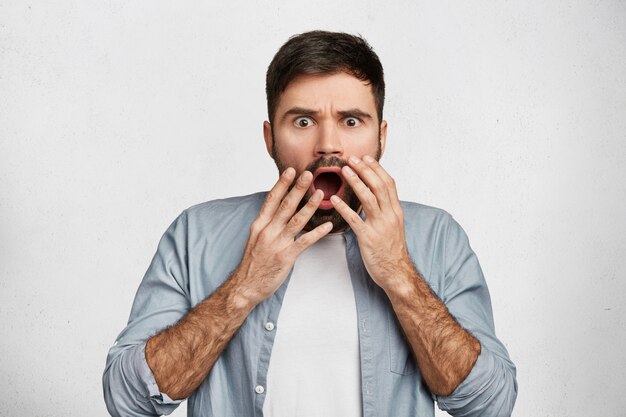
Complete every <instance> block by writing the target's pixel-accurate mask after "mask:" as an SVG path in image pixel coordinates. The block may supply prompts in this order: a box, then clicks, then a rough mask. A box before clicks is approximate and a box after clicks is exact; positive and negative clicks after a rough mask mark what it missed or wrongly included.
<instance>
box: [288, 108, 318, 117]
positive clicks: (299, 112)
mask: <svg viewBox="0 0 626 417" xmlns="http://www.w3.org/2000/svg"><path fill="white" fill-rule="evenodd" d="M318 113H319V111H317V110H313V109H307V108H305V107H292V108H290V109H289V110H287V111H286V112H285V114H283V117H282V118H283V120H284V119H286V118H287V116H315V115H316V114H318Z"/></svg>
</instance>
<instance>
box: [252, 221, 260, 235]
mask: <svg viewBox="0 0 626 417" xmlns="http://www.w3.org/2000/svg"><path fill="white" fill-rule="evenodd" d="M260 231H261V226H260V225H259V223H258V222H257V221H256V220H255V221H253V222H252V224H251V225H250V234H251V235H256V234H258V233H259V232H260Z"/></svg>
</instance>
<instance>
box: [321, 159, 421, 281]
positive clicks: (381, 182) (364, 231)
mask: <svg viewBox="0 0 626 417" xmlns="http://www.w3.org/2000/svg"><path fill="white" fill-rule="evenodd" d="M342 174H343V177H344V179H345V181H347V182H348V184H349V185H350V186H351V187H352V189H353V190H354V192H355V193H356V195H357V197H358V198H359V200H360V201H361V206H362V208H363V210H365V216H366V219H365V221H363V220H362V219H361V217H360V216H359V215H358V214H357V213H355V212H354V210H352V209H351V208H350V207H349V206H348V205H347V204H346V203H345V202H344V201H343V200H341V199H340V198H339V197H337V196H333V197H332V198H331V202H332V203H333V206H334V207H335V209H336V210H337V212H338V213H339V214H340V215H341V217H343V218H344V219H345V220H346V222H347V223H348V224H349V225H350V227H351V228H352V230H353V231H354V233H355V235H356V237H357V240H358V242H359V248H360V250H361V256H362V257H363V263H364V264H365V267H366V268H367V272H368V273H369V274H370V276H371V277H372V279H373V280H374V281H375V282H376V283H377V284H378V285H379V286H380V287H382V289H383V290H385V291H387V290H388V289H392V288H394V287H396V286H397V284H400V283H401V282H402V281H401V280H402V277H405V276H406V275H407V273H408V272H409V271H413V270H414V267H413V264H412V262H411V260H410V258H409V255H408V252H407V248H406V240H405V237H404V214H403V211H402V207H401V206H400V200H399V199H398V193H397V190H396V184H395V181H394V179H393V178H392V177H391V176H390V175H389V174H388V173H387V171H385V170H384V169H383V167H382V166H381V165H380V164H379V163H378V162H377V161H376V160H375V159H374V158H372V157H370V156H367V155H366V156H365V157H363V159H359V158H357V157H355V156H351V157H350V158H349V159H348V166H344V167H343V168H342Z"/></svg>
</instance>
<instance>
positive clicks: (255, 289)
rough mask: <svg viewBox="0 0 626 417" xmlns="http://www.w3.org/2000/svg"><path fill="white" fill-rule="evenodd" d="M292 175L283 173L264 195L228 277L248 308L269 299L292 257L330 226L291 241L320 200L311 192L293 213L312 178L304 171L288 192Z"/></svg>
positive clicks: (328, 229) (287, 271) (291, 262)
mask: <svg viewBox="0 0 626 417" xmlns="http://www.w3.org/2000/svg"><path fill="white" fill-rule="evenodd" d="M295 174H296V172H295V170H294V169H293V168H287V169H286V170H284V171H283V173H282V174H281V176H280V178H279V180H278V182H277V183H276V185H274V187H273V188H272V189H271V191H270V192H269V194H268V195H267V197H266V199H265V202H264V203H263V206H262V207H261V210H260V211H259V214H258V216H257V218H256V219H255V220H254V222H253V223H252V225H251V227H250V237H249V238H248V243H247V244H246V248H245V250H244V253H243V258H242V260H241V263H240V264H239V266H238V267H237V269H236V270H235V273H234V274H233V277H232V278H234V279H235V280H237V283H238V284H239V286H240V290H241V292H240V294H241V295H243V297H244V298H245V300H246V301H247V302H249V303H251V304H252V305H256V304H258V303H259V302H261V301H263V300H264V299H266V298H267V297H269V296H271V295H272V294H273V293H274V292H275V291H276V290H277V289H278V287H280V285H281V284H282V283H283V282H284V281H285V278H286V277H287V274H288V273H289V271H290V270H291V268H292V267H293V265H294V263H295V261H296V258H297V257H298V256H299V255H300V254H301V253H302V252H303V251H304V250H305V249H307V248H308V247H309V246H311V245H313V244H314V243H315V242H317V241H318V240H320V239H321V238H322V237H324V236H325V235H327V234H328V233H329V232H330V231H331V230H332V227H333V225H332V223H331V222H327V223H324V224H321V225H319V226H318V227H316V228H315V229H313V230H311V231H309V232H306V233H304V234H302V235H301V236H300V237H298V239H295V237H296V236H297V235H298V233H300V232H301V231H302V230H303V228H304V227H305V226H306V224H307V223H308V221H309V219H310V218H311V217H312V216H313V214H314V213H315V211H316V210H317V208H318V207H319V204H320V202H321V201H322V198H323V197H324V193H323V192H322V191H321V190H317V191H315V193H314V194H313V195H312V196H311V197H310V198H309V201H308V202H307V203H306V204H305V205H304V207H302V208H301V209H300V210H299V211H298V212H297V213H296V209H297V208H298V204H299V203H300V201H301V200H302V198H303V197H304V195H305V193H306V191H307V190H308V189H309V186H310V185H311V181H312V180H313V175H312V174H311V173H310V172H309V171H304V172H303V173H302V174H301V175H300V177H299V178H298V179H297V180H296V183H295V185H294V187H293V188H292V189H291V190H289V187H290V186H291V184H292V183H293V181H294V177H295Z"/></svg>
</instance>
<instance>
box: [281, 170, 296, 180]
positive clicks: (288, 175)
mask: <svg viewBox="0 0 626 417" xmlns="http://www.w3.org/2000/svg"><path fill="white" fill-rule="evenodd" d="M295 173H296V170H295V169H293V168H291V167H289V168H287V169H286V170H284V171H283V176H284V177H285V178H287V179H293V175H294V174H295Z"/></svg>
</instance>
